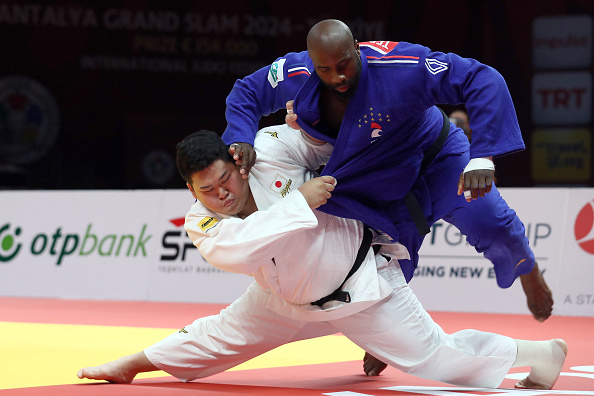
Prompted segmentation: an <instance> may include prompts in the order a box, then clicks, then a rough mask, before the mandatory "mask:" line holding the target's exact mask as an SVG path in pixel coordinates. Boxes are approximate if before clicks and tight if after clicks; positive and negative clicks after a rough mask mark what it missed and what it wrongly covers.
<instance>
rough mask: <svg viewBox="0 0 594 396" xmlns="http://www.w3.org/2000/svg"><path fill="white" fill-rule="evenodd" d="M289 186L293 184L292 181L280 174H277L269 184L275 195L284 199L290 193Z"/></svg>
mask: <svg viewBox="0 0 594 396" xmlns="http://www.w3.org/2000/svg"><path fill="white" fill-rule="evenodd" d="M291 184H293V180H291V179H287V178H286V177H284V176H283V175H281V174H280V173H277V174H276V176H275V177H274V181H273V182H272V184H270V189H271V190H272V191H274V192H275V193H277V194H280V195H281V197H284V196H285V195H287V194H288V193H290V192H291Z"/></svg>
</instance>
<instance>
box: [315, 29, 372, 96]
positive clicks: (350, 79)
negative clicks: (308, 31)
mask: <svg viewBox="0 0 594 396" xmlns="http://www.w3.org/2000/svg"><path fill="white" fill-rule="evenodd" d="M309 56H310V58H311V60H312V62H313V65H314V67H315V70H316V73H317V74H318V76H319V77H320V80H322V82H323V83H324V85H325V86H326V87H328V88H329V89H330V91H331V92H332V93H334V94H336V95H338V96H341V97H345V98H350V97H352V96H353V95H354V94H355V92H356V90H357V84H358V83H359V77H360V76H361V55H360V52H359V44H358V43H357V42H356V41H355V42H354V43H350V44H349V45H342V46H335V47H330V48H328V47H327V46H326V47H321V46H320V47H314V48H310V49H309Z"/></svg>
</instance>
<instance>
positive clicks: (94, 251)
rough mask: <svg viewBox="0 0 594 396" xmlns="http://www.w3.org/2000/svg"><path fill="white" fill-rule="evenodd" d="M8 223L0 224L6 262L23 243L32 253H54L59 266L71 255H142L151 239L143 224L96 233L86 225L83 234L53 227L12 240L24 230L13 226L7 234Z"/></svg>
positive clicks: (2, 257)
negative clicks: (125, 230) (127, 231)
mask: <svg viewBox="0 0 594 396" xmlns="http://www.w3.org/2000/svg"><path fill="white" fill-rule="evenodd" d="M11 228H12V226H11V224H4V225H2V227H0V243H1V249H0V261H2V262H9V261H12V260H14V259H15V258H16V257H17V256H18V255H19V253H20V251H21V247H23V246H25V247H27V248H28V250H29V252H30V253H31V254H32V255H33V256H45V255H50V256H55V257H56V260H55V263H56V265H61V264H62V263H63V262H64V260H65V259H66V258H67V257H68V256H71V255H73V254H74V255H78V256H89V255H99V256H103V257H120V256H125V257H146V256H147V249H146V246H147V244H148V241H149V240H150V239H151V237H152V236H151V235H147V233H146V232H147V225H146V224H143V225H142V227H141V229H140V232H139V233H138V234H136V235H134V234H103V235H97V234H95V232H94V231H93V229H92V228H93V224H88V225H87V228H86V231H85V232H84V233H80V232H79V233H77V232H68V233H66V232H65V231H63V230H62V227H61V226H60V227H57V228H56V229H55V230H54V231H51V232H49V233H43V232H40V233H37V234H35V235H34V236H31V237H29V238H27V239H26V240H25V241H21V242H18V243H16V241H15V237H16V236H20V234H21V233H22V234H23V235H22V239H25V231H26V230H24V229H22V227H19V226H17V227H15V228H14V232H13V233H11V231H10V230H11Z"/></svg>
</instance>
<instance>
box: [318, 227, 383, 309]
mask: <svg viewBox="0 0 594 396" xmlns="http://www.w3.org/2000/svg"><path fill="white" fill-rule="evenodd" d="M372 238H373V235H372V233H371V230H370V229H369V228H367V227H363V241H362V242H361V247H360V248H359V251H358V252H357V258H355V263H354V264H353V267H352V268H351V270H350V271H349V273H348V275H347V276H346V278H345V279H344V282H342V285H340V286H339V287H338V289H336V290H334V291H333V292H332V293H330V294H328V295H327V296H326V297H322V298H320V299H319V300H318V301H314V302H312V303H311V305H317V306H318V307H321V306H322V305H324V304H325V303H327V302H328V301H342V302H346V303H349V302H351V295H350V294H349V292H348V291H344V290H341V289H342V287H343V286H344V284H345V283H346V281H347V280H348V279H349V278H350V277H351V276H353V274H354V273H355V272H357V270H358V269H359V267H360V266H361V263H362V262H363V260H364V259H365V256H367V252H369V248H370V247H371V240H372Z"/></svg>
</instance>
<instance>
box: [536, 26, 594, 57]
mask: <svg viewBox="0 0 594 396" xmlns="http://www.w3.org/2000/svg"><path fill="white" fill-rule="evenodd" d="M532 59H533V63H534V66H536V67H537V68H541V69H578V68H586V67H588V66H590V64H591V63H592V18H591V17H590V16H588V15H568V16H555V17H540V18H535V19H534V23H533V24H532Z"/></svg>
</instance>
